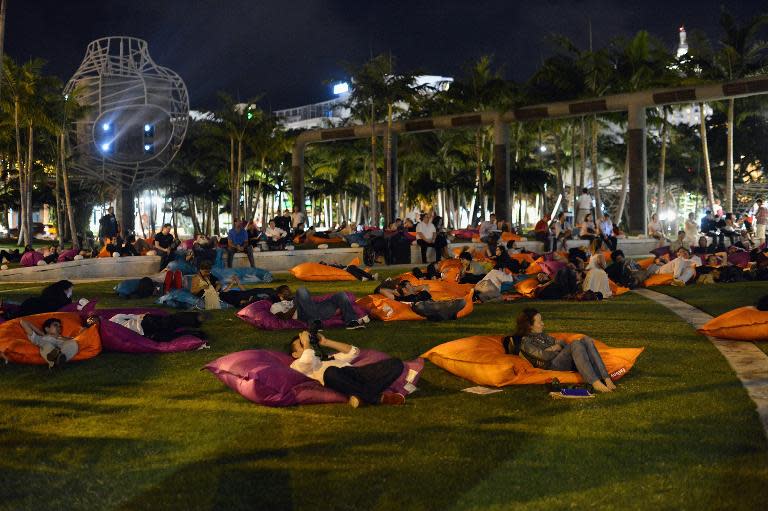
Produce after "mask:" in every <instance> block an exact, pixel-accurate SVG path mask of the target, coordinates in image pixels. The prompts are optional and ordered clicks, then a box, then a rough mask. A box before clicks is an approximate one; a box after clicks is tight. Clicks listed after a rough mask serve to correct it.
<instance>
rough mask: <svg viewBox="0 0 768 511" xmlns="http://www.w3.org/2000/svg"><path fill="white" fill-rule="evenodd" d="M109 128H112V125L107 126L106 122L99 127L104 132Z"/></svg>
mask: <svg viewBox="0 0 768 511" xmlns="http://www.w3.org/2000/svg"><path fill="white" fill-rule="evenodd" d="M111 128H112V125H111V124H109V123H108V122H105V123H104V124H102V125H101V129H102V130H104V131H109V130H110V129H111Z"/></svg>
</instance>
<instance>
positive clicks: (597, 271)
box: [581, 254, 613, 298]
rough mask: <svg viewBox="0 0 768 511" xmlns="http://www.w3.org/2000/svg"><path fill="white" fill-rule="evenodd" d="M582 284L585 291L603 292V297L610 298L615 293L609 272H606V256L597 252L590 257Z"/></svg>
mask: <svg viewBox="0 0 768 511" xmlns="http://www.w3.org/2000/svg"><path fill="white" fill-rule="evenodd" d="M581 286H582V289H583V290H584V291H593V292H595V293H602V295H603V298H609V297H611V296H612V295H613V292H612V291H611V284H610V281H609V279H608V274H607V273H605V257H603V254H595V255H593V256H592V257H590V258H589V265H588V266H587V274H586V276H585V277H584V282H582V285H581Z"/></svg>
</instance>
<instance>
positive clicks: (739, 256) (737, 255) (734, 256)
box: [728, 251, 749, 268]
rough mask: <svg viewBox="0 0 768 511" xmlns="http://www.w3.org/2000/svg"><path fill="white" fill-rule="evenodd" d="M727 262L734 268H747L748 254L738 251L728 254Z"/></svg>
mask: <svg viewBox="0 0 768 511" xmlns="http://www.w3.org/2000/svg"><path fill="white" fill-rule="evenodd" d="M728 262H729V263H731V264H733V265H734V266H738V267H740V268H746V267H747V266H749V252H746V251H740V252H731V253H730V254H728Z"/></svg>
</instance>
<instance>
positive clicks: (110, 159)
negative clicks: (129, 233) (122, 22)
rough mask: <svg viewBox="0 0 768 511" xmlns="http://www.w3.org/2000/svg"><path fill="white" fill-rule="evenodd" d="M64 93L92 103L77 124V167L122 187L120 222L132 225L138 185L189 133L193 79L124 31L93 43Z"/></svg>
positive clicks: (151, 175)
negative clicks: (162, 62)
mask: <svg viewBox="0 0 768 511" xmlns="http://www.w3.org/2000/svg"><path fill="white" fill-rule="evenodd" d="M64 93H65V94H67V95H70V94H77V97H76V100H77V101H78V103H80V104H81V105H82V106H84V107H85V114H84V115H83V116H82V117H81V118H79V119H78V120H77V121H75V122H74V123H73V124H72V125H71V127H70V137H69V139H70V140H73V141H74V146H73V147H72V154H73V157H74V158H73V162H72V171H73V173H75V174H77V175H79V176H81V177H82V178H84V179H87V180H91V181H96V182H101V183H105V184H107V185H110V186H114V187H116V188H117V189H118V190H119V191H120V193H119V198H120V201H121V203H122V207H121V208H119V210H120V211H119V212H118V215H119V217H120V218H121V223H122V224H123V226H124V227H128V228H131V229H132V224H133V194H134V192H135V191H136V189H137V188H139V187H141V186H144V185H146V184H148V183H149V182H151V181H152V180H153V179H154V178H155V177H156V176H157V175H158V174H159V173H160V172H161V171H162V170H163V169H164V168H165V167H166V166H167V165H168V164H169V163H170V162H171V160H172V159H173V157H174V156H175V155H176V153H177V152H178V150H179V148H180V147H181V143H182V141H183V140H184V136H185V134H186V131H187V124H188V123H189V97H188V94H187V87H186V85H185V84H184V81H183V80H182V79H181V77H179V75H178V74H176V73H175V72H174V71H172V70H170V69H168V68H166V67H162V66H160V65H158V64H156V63H155V61H154V60H152V57H150V55H149V49H148V47H147V43H146V41H143V40H141V39H136V38H134V37H122V36H117V37H105V38H102V39H97V40H95V41H93V42H91V43H90V44H89V45H88V48H87V50H86V53H85V57H84V58H83V62H82V63H81V64H80V67H79V68H78V69H77V71H76V72H75V74H74V75H73V76H72V78H71V79H70V80H69V82H68V83H67V85H66V87H65V89H64Z"/></svg>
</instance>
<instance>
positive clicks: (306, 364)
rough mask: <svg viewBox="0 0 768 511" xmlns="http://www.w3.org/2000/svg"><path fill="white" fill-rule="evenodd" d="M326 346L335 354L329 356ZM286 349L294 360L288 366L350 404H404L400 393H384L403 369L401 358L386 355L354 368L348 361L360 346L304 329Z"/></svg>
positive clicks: (403, 397) (352, 358)
mask: <svg viewBox="0 0 768 511" xmlns="http://www.w3.org/2000/svg"><path fill="white" fill-rule="evenodd" d="M326 349H331V350H334V351H335V352H336V353H335V354H333V355H328V354H327V353H326V352H325V350H326ZM289 351H290V353H291V356H292V357H293V358H294V359H295V360H294V362H293V363H292V364H291V369H294V370H296V371H298V372H300V373H302V374H304V375H305V376H308V377H310V378H312V379H313V380H316V381H318V382H320V384H322V385H323V386H325V387H328V388H330V389H333V390H335V391H337V392H340V393H342V394H344V395H347V396H349V404H350V406H352V407H353V408H357V407H359V406H360V405H363V404H368V405H375V404H387V405H402V404H403V403H405V396H404V395H403V394H400V393H397V392H386V389H387V387H389V386H390V385H391V384H392V383H393V382H394V381H395V380H396V379H397V378H399V377H400V374H401V373H402V372H403V367H404V366H403V362H402V360H400V359H397V358H388V359H385V360H381V361H379V362H374V363H372V364H368V365H364V366H359V367H355V366H353V365H352V364H351V362H352V361H353V360H354V359H355V358H357V356H358V355H359V354H360V349H359V348H357V347H355V346H352V345H350V344H347V343H343V342H338V341H334V340H331V339H328V338H327V337H325V336H324V335H323V334H322V333H320V332H315V333H313V334H310V332H308V331H306V330H305V331H303V332H301V333H300V334H299V335H297V336H296V337H294V338H293V339H292V340H291V344H290V348H289Z"/></svg>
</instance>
